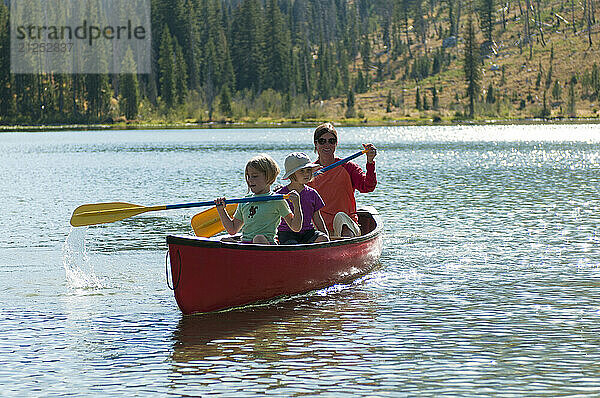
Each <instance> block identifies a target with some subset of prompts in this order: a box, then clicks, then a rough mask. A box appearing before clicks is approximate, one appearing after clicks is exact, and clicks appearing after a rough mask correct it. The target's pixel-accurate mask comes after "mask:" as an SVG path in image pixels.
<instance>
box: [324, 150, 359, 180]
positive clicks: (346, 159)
mask: <svg viewBox="0 0 600 398" xmlns="http://www.w3.org/2000/svg"><path fill="white" fill-rule="evenodd" d="M363 153H367V150H366V149H363V150H362V151H360V152H356V153H355V154H354V155H350V156H348V157H346V158H344V159H341V160H338V161H337V162H335V163H332V164H330V165H329V166H327V167H323V168H322V169H321V170H317V171H315V172H314V174H313V175H314V176H315V177H316V176H318V175H319V174H323V173H325V172H327V171H329V170H331V169H333V168H335V167H337V166H339V165H340V164H344V163H346V162H348V161H350V160H352V159H356V158H357V157H359V156H360V155H362V154H363Z"/></svg>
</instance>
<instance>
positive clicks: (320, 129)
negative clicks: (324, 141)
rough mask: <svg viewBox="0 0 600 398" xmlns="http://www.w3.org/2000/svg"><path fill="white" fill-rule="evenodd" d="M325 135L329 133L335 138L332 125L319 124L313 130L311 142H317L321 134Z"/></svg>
mask: <svg viewBox="0 0 600 398" xmlns="http://www.w3.org/2000/svg"><path fill="white" fill-rule="evenodd" d="M326 133H331V134H333V135H335V137H336V138H337V131H336V129H335V127H333V124H331V123H323V124H320V125H319V126H317V128H316V129H315V134H314V139H313V141H314V142H317V140H318V139H319V138H321V136H322V135H323V134H326Z"/></svg>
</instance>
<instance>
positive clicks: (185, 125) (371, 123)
mask: <svg viewBox="0 0 600 398" xmlns="http://www.w3.org/2000/svg"><path fill="white" fill-rule="evenodd" d="M325 121H326V120H260V121H255V122H229V121H213V122H194V123H192V122H176V123H167V122H164V123H163V122H138V121H136V122H127V123H126V122H119V123H112V124H107V123H101V124H57V125H43V124H40V125H0V133H1V132H33V131H36V132H37V131H74V130H167V129H169V130H170V129H252V128H294V127H308V128H312V127H316V126H317V125H319V124H320V123H323V122H325ZM331 122H332V123H333V124H334V125H336V126H339V127H387V126H461V125H512V124H520V125H525V124H548V125H552V124H600V118H565V117H554V118H547V119H540V118H525V119H483V118H482V119H474V120H458V119H452V120H449V119H431V118H430V119H401V120H348V119H344V120H332V121H331Z"/></svg>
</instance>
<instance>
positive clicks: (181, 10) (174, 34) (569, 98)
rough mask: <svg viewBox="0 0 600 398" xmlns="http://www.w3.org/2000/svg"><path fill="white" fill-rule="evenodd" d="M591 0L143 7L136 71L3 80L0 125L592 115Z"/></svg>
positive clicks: (2, 9)
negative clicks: (145, 66) (148, 53)
mask: <svg viewBox="0 0 600 398" xmlns="http://www.w3.org/2000/svg"><path fill="white" fill-rule="evenodd" d="M597 3H598V0H472V1H464V0H152V1H151V4H152V12H151V18H152V21H151V24H152V72H151V73H149V74H56V73H48V74H35V75H34V74H12V73H10V44H11V43H10V35H9V17H10V16H9V8H8V7H7V6H6V4H5V3H4V2H0V63H1V65H0V124H4V125H16V124H19V125H53V124H112V123H134V124H135V123H154V122H155V123H175V124H176V123H207V122H242V123H243V122H246V123H255V122H260V121H271V122H273V121H275V122H276V121H283V122H285V121H292V122H294V121H314V120H335V121H339V122H342V123H343V122H344V121H346V122H356V123H360V122H363V121H366V120H369V121H380V122H385V121H403V120H404V121H409V120H413V121H414V120H420V119H429V120H438V121H443V120H448V121H456V120H465V119H477V118H490V117H494V118H503V119H523V118H531V117H539V118H555V117H559V118H563V117H564V118H598V117H600V110H599V108H600V106H599V102H600V98H599V95H600V69H599V65H600V37H599V36H600V35H599V33H600V21H599V18H600V12H599V11H598V4H597Z"/></svg>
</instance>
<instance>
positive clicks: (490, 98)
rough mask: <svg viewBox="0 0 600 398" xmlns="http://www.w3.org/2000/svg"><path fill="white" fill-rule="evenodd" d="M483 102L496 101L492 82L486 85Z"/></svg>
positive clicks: (491, 102)
mask: <svg viewBox="0 0 600 398" xmlns="http://www.w3.org/2000/svg"><path fill="white" fill-rule="evenodd" d="M485 102H486V103H488V104H493V103H494V102H496V95H495V94H494V86H492V83H490V85H489V86H488V89H487V93H486V94H485Z"/></svg>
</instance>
